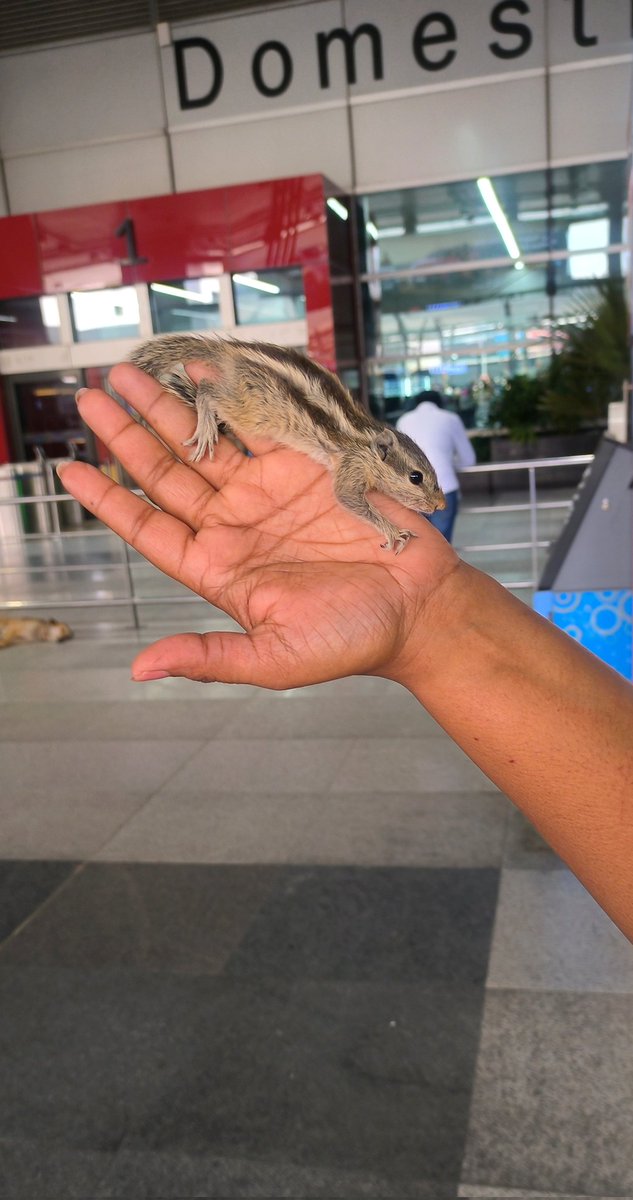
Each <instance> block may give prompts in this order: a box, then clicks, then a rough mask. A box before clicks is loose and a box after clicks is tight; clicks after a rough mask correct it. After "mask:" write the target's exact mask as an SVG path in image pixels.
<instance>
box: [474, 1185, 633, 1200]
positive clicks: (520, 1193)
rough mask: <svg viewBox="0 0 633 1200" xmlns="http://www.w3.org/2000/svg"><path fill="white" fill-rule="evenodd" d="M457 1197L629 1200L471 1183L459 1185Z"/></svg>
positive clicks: (627, 1199)
mask: <svg viewBox="0 0 633 1200" xmlns="http://www.w3.org/2000/svg"><path fill="white" fill-rule="evenodd" d="M457 1195H458V1197H460V1200H461V1197H464V1200H630V1197H629V1196H628V1195H627V1196H626V1197H623V1196H622V1194H621V1193H620V1194H619V1196H613V1195H611V1196H604V1195H603V1196H596V1195H592V1196H588V1195H587V1194H586V1193H584V1194H583V1195H582V1196H579V1195H578V1193H577V1192H575V1193H574V1195H573V1196H572V1195H570V1194H569V1192H566V1193H565V1194H564V1195H563V1193H562V1192H533V1191H529V1192H526V1190H525V1188H507V1187H503V1188H498V1187H477V1186H476V1185H473V1184H466V1185H465V1186H464V1187H459V1188H458V1190H457Z"/></svg>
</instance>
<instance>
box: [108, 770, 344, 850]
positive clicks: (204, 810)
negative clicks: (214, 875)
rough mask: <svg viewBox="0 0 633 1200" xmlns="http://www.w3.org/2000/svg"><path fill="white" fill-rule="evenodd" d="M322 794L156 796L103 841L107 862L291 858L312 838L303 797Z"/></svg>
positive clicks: (316, 800) (209, 789)
mask: <svg viewBox="0 0 633 1200" xmlns="http://www.w3.org/2000/svg"><path fill="white" fill-rule="evenodd" d="M199 787H200V785H199ZM320 802H321V798H320V797H319V796H314V797H309V796H308V797H305V796H302V797H296V796H279V795H274V796H269V795H259V794H258V793H250V792H247V793H239V792H216V791H215V788H214V786H213V784H212V783H209V784H208V785H207V787H206V790H205V791H203V790H202V789H201V790H198V791H195V792H189V791H187V790H185V789H183V790H182V791H180V790H178V789H175V790H174V792H173V794H171V790H170V793H169V794H168V795H163V794H160V795H158V796H154V797H153V798H152V799H151V800H150V801H149V802H148V803H147V804H145V805H144V806H143V807H142V808H141V809H140V811H139V812H138V813H135V814H133V815H131V817H130V819H129V821H127V822H126V823H125V824H124V825H123V826H122V827H121V828H120V829H118V830H117V831H116V833H115V835H114V837H113V838H112V839H111V840H110V841H109V842H107V844H104V845H102V846H101V848H100V849H99V851H98V854H97V858H98V859H99V860H101V861H104V862H150V863H154V862H173V863H285V862H296V861H301V860H302V858H303V853H304V846H305V843H306V835H305V824H304V823H302V817H303V815H304V810H303V809H302V808H301V807H299V804H300V803H307V804H310V803H313V804H314V805H318V804H319V803H320Z"/></svg>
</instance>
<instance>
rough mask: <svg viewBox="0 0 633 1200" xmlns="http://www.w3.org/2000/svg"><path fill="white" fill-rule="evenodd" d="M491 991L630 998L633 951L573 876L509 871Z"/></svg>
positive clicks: (495, 945)
mask: <svg viewBox="0 0 633 1200" xmlns="http://www.w3.org/2000/svg"><path fill="white" fill-rule="evenodd" d="M488 986H489V987H497V988H537V989H540V990H543V991H554V990H556V989H559V988H560V989H564V990H565V991H579V992H627V993H633V945H632V944H631V942H630V941H629V940H628V938H626V937H625V936H624V934H623V933H620V931H619V929H617V928H616V926H615V925H614V924H613V922H612V921H610V920H609V917H607V915H606V913H604V912H603V910H602V909H601V908H600V906H599V905H598V904H597V903H596V901H595V900H594V899H593V898H592V897H591V896H590V895H589V893H588V892H587V891H585V889H584V887H583V886H582V884H580V883H579V882H578V880H577V879H576V878H575V876H574V875H572V874H571V872H570V871H567V870H564V871H545V872H544V871H526V870H517V871H509V870H504V871H503V872H502V876H501V888H500V891H499V903H498V906H497V916H496V920H495V930H494V937H493V943H492V953H491V956H490V970H489V974H488ZM632 1032H633V1030H632ZM631 1118H632V1120H633V1101H632V1109H631Z"/></svg>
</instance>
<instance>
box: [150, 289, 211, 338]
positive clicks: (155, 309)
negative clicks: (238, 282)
mask: <svg viewBox="0 0 633 1200" xmlns="http://www.w3.org/2000/svg"><path fill="white" fill-rule="evenodd" d="M149 298H150V305H151V310H152V326H153V329H154V332H155V333H204V331H205V329H219V328H220V327H221V325H222V318H221V315H220V281H219V280H218V279H215V278H213V277H209V278H206V277H205V278H202V279H170V280H166V281H164V282H162V283H150V285H149Z"/></svg>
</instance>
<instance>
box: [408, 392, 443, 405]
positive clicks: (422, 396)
mask: <svg viewBox="0 0 633 1200" xmlns="http://www.w3.org/2000/svg"><path fill="white" fill-rule="evenodd" d="M413 400H414V401H415V403H416V404H423V403H424V401H425V400H429V401H430V402H431V404H436V405H437V407H438V408H444V397H443V396H442V395H441V393H440V392H435V391H430V392H417V393H416V395H415V396H414V397H413Z"/></svg>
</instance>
